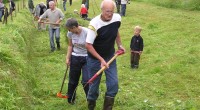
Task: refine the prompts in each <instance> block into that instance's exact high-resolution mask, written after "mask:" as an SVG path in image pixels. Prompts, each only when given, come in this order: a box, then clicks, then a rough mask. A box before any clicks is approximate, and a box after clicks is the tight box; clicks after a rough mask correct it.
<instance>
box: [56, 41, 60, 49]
mask: <svg viewBox="0 0 200 110" xmlns="http://www.w3.org/2000/svg"><path fill="white" fill-rule="evenodd" d="M56 44H57V48H58V50H60V42H56Z"/></svg>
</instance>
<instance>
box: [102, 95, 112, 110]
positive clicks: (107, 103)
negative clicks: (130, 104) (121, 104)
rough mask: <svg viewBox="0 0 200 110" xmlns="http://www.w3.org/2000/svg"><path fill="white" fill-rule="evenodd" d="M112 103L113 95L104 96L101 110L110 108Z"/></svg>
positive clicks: (109, 109)
mask: <svg viewBox="0 0 200 110" xmlns="http://www.w3.org/2000/svg"><path fill="white" fill-rule="evenodd" d="M113 105H114V97H109V96H106V97H105V99H104V105H103V110H112V107H113Z"/></svg>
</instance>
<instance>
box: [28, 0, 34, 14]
mask: <svg viewBox="0 0 200 110" xmlns="http://www.w3.org/2000/svg"><path fill="white" fill-rule="evenodd" d="M28 8H29V11H30V12H31V14H34V8H35V7H34V3H33V0H28Z"/></svg>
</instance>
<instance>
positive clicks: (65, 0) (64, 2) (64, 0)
mask: <svg viewBox="0 0 200 110" xmlns="http://www.w3.org/2000/svg"><path fill="white" fill-rule="evenodd" d="M66 3H67V0H63V9H64V11H66Z"/></svg>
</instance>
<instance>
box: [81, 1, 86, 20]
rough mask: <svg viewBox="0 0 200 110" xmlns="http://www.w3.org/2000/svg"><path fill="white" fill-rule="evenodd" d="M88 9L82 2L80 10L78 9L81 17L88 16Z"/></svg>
mask: <svg viewBox="0 0 200 110" xmlns="http://www.w3.org/2000/svg"><path fill="white" fill-rule="evenodd" d="M87 14H88V10H87V8H86V7H85V5H84V4H82V5H81V10H80V15H81V17H82V18H87V17H88V15H87Z"/></svg>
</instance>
